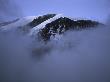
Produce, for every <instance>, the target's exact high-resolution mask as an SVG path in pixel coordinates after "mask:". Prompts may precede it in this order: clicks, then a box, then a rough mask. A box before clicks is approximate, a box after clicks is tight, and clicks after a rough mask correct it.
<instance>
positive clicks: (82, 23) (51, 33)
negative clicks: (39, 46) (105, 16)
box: [29, 14, 101, 41]
mask: <svg viewBox="0 0 110 82" xmlns="http://www.w3.org/2000/svg"><path fill="white" fill-rule="evenodd" d="M54 16H56V14H47V15H43V16H39V17H38V18H36V19H34V20H33V21H32V22H31V23H29V25H30V26H31V27H32V28H33V27H35V26H37V25H39V24H41V23H43V22H44V21H46V20H48V19H50V18H53V17H54ZM98 25H101V23H99V22H97V21H92V20H82V19H81V20H74V19H70V18H68V17H63V16H61V17H59V18H58V19H56V20H54V21H51V22H49V23H47V24H46V25H45V26H44V28H42V29H40V30H39V32H38V35H39V37H40V38H41V39H43V40H44V41H48V40H50V37H55V35H56V34H59V35H60V34H63V33H64V32H66V31H68V30H73V31H74V30H77V31H78V30H83V29H88V28H95V27H97V26H98Z"/></svg>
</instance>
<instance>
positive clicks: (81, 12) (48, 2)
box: [15, 0, 109, 21]
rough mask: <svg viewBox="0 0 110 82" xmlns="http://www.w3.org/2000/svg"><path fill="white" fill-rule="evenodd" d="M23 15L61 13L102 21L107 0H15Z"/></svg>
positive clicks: (105, 14) (106, 8)
mask: <svg viewBox="0 0 110 82" xmlns="http://www.w3.org/2000/svg"><path fill="white" fill-rule="evenodd" d="M15 1H16V2H17V4H18V5H19V6H20V7H21V9H22V11H23V13H24V15H26V16H29V15H39V14H45V13H62V14H64V15H66V16H72V17H81V18H90V19H96V20H100V21H103V19H105V18H106V17H107V15H108V10H109V7H108V2H107V0H15ZM108 1H109V0H108Z"/></svg>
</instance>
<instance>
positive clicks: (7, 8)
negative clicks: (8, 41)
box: [0, 0, 23, 22]
mask: <svg viewBox="0 0 110 82" xmlns="http://www.w3.org/2000/svg"><path fill="white" fill-rule="evenodd" d="M22 16H23V12H22V9H21V8H20V6H18V5H17V3H16V2H15V1H14V0H0V22H4V21H5V22H8V21H12V20H15V19H17V18H19V17H22Z"/></svg>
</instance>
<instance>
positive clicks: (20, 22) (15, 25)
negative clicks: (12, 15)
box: [0, 16, 37, 31]
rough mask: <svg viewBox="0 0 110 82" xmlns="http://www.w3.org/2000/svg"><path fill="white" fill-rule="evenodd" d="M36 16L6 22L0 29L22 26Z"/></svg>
mask: <svg viewBox="0 0 110 82" xmlns="http://www.w3.org/2000/svg"><path fill="white" fill-rule="evenodd" d="M36 17H37V16H28V17H24V18H20V19H19V20H18V21H16V22H14V23H11V24H8V25H6V26H2V27H1V28H0V29H1V30H4V31H6V30H11V29H14V28H16V27H20V26H24V25H26V24H28V23H29V22H31V21H32V20H33V19H34V18H36Z"/></svg>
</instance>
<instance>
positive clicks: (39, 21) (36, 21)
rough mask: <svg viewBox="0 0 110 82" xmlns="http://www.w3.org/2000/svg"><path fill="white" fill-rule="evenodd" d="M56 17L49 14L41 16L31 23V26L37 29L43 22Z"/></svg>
mask: <svg viewBox="0 0 110 82" xmlns="http://www.w3.org/2000/svg"><path fill="white" fill-rule="evenodd" d="M55 15H56V14H47V15H43V16H39V17H38V18H36V19H34V20H33V21H32V22H31V23H29V26H32V27H35V26H37V25H39V24H41V23H42V22H44V21H46V20H48V19H50V18H52V17H54V16H55Z"/></svg>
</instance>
